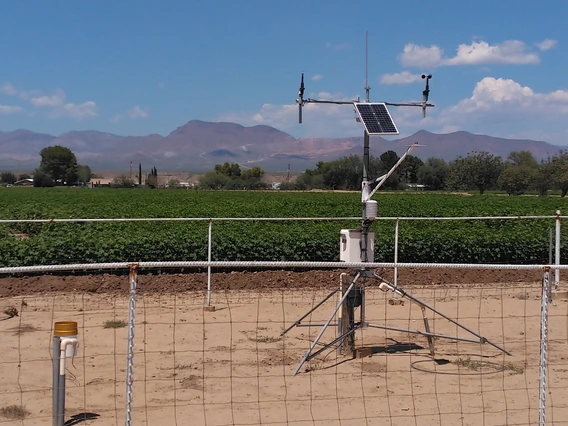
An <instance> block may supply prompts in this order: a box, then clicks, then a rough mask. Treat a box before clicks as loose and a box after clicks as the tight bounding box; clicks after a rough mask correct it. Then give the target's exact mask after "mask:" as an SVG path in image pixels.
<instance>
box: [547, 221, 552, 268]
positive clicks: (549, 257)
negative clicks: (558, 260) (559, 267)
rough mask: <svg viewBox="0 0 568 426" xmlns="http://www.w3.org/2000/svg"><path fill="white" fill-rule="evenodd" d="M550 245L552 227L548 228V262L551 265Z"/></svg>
mask: <svg viewBox="0 0 568 426" xmlns="http://www.w3.org/2000/svg"><path fill="white" fill-rule="evenodd" d="M552 246H553V236H552V228H549V229H548V264H549V265H552V251H553V250H552Z"/></svg>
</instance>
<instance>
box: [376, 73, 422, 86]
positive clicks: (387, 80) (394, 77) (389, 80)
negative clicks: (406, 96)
mask: <svg viewBox="0 0 568 426" xmlns="http://www.w3.org/2000/svg"><path fill="white" fill-rule="evenodd" d="M420 80H422V74H412V73H410V72H408V71H402V72H397V73H394V74H383V75H382V76H381V79H380V83H381V84H410V83H415V82H417V81H420Z"/></svg>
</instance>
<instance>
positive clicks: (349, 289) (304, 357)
mask: <svg viewBox="0 0 568 426" xmlns="http://www.w3.org/2000/svg"><path fill="white" fill-rule="evenodd" d="M358 278H359V274H357V275H356V276H355V278H354V279H353V281H352V282H351V285H350V286H349V288H348V289H347V291H346V292H345V294H343V296H342V297H341V300H340V301H339V303H338V304H337V306H336V307H335V309H334V310H333V312H332V313H331V315H330V316H329V318H328V320H327V321H326V323H325V324H324V325H323V327H322V329H321V330H320V332H319V334H318V335H317V336H316V338H315V339H314V341H313V342H312V344H311V345H310V348H309V349H308V350H307V352H306V353H305V354H304V356H303V357H302V359H301V360H300V363H299V364H298V366H297V367H296V370H295V371H294V374H293V375H294V376H295V375H296V374H298V371H300V368H302V365H304V363H305V362H306V360H307V359H308V357H309V356H310V354H311V352H312V351H313V350H314V348H315V346H316V345H317V344H318V342H319V339H321V336H323V333H325V330H326V329H327V327H328V326H329V323H330V322H331V321H332V320H333V317H334V316H335V314H336V313H337V311H338V310H339V308H340V307H341V305H343V303H344V302H345V299H347V296H348V295H349V292H350V291H351V289H352V288H353V287H354V286H355V282H356V281H357V279H358Z"/></svg>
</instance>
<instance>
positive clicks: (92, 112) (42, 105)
mask: <svg viewBox="0 0 568 426" xmlns="http://www.w3.org/2000/svg"><path fill="white" fill-rule="evenodd" d="M0 93H5V94H8V95H10V96H17V97H19V98H20V99H23V100H25V101H28V102H29V103H30V104H31V105H32V106H34V107H35V108H38V109H47V110H48V111H49V112H48V116H49V117H50V118H59V117H71V118H74V119H76V120H82V119H84V118H87V117H95V116H97V115H98V114H97V104H96V103H95V102H93V101H87V102H83V103H81V104H75V103H73V102H66V100H67V96H66V94H65V91H64V90H63V89H60V88H58V89H55V91H54V92H53V94H52V95H46V94H44V93H43V92H41V91H39V90H18V89H16V88H15V87H14V86H12V85H10V84H5V85H3V86H0ZM10 108H12V110H13V111H15V112H19V111H23V109H22V108H21V107H10ZM31 114H32V115H34V112H33V111H32V112H31Z"/></svg>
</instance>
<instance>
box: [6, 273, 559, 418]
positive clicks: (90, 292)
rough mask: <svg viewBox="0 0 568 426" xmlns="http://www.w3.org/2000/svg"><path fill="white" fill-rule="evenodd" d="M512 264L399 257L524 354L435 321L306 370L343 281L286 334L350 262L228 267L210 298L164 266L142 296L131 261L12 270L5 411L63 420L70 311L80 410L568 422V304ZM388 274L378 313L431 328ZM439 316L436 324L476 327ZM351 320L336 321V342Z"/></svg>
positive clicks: (217, 276) (110, 414)
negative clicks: (82, 268) (62, 352)
mask: <svg viewBox="0 0 568 426" xmlns="http://www.w3.org/2000/svg"><path fill="white" fill-rule="evenodd" d="M438 266H439V265H438ZM499 266H501V269H497V267H496V268H495V269H494V270H490V269H489V270H487V269H486V270H478V269H471V268H470V269H464V268H453V269H451V270H450V269H441V268H427V267H426V266H425V265H422V267H420V268H417V267H416V266H415V267H413V268H412V269H411V268H406V267H405V266H404V265H398V272H399V277H398V285H399V286H401V287H402V288H404V289H405V290H406V291H408V292H410V293H411V294H412V295H413V296H414V297H416V298H419V299H420V300H422V301H424V302H425V303H427V304H429V305H430V306H433V307H435V308H436V310H439V311H440V312H443V313H444V314H445V315H448V316H449V317H451V318H452V319H454V320H456V321H459V322H460V324H463V325H465V326H467V327H469V328H470V329H473V330H476V331H477V332H479V333H480V334H481V335H483V336H484V337H487V338H488V339H490V340H493V341H494V342H495V343H497V344H499V345H502V346H503V347H505V348H506V349H507V350H508V351H509V352H510V353H511V355H510V356H509V355H506V354H504V353H503V352H501V351H499V350H497V349H495V348H494V347H493V346H490V345H487V344H481V343H471V342H469V343H468V342H463V341H460V340H456V339H451V338H449V339H446V338H434V349H435V354H434V356H432V355H431V354H430V350H429V346H428V341H427V339H426V337H425V336H424V335H420V334H414V333H409V332H402V331H393V330H381V329H376V328H363V329H362V330H360V331H358V332H357V333H356V339H355V344H356V347H357V348H360V349H362V350H361V351H360V352H358V354H359V355H356V356H352V357H350V356H344V355H342V354H340V353H339V352H338V351H337V350H335V349H334V348H332V349H329V350H326V351H324V352H322V353H321V354H320V355H319V356H317V357H316V358H314V359H312V360H310V361H309V362H307V363H305V364H303V366H302V368H301V370H300V371H299V373H298V374H297V375H295V376H293V374H292V373H293V371H294V370H295V368H296V367H297V365H298V363H299V362H300V360H301V358H302V356H303V355H304V354H305V352H306V350H307V349H308V347H309V346H310V344H311V342H312V341H313V339H314V337H315V336H316V335H317V334H318V333H320V331H321V329H322V327H321V324H323V323H324V322H325V321H326V320H327V319H328V318H329V316H330V314H331V313H332V311H333V309H334V308H335V306H336V304H337V302H338V299H339V295H335V296H334V297H331V298H329V299H327V300H326V301H325V302H324V303H323V304H322V305H321V306H319V307H318V308H317V309H316V310H315V311H314V312H312V313H311V314H310V315H309V316H308V317H307V318H306V319H304V320H303V321H302V323H303V325H305V327H296V328H293V329H291V330H290V331H289V332H288V333H286V334H285V335H282V332H283V330H285V329H286V328H288V327H290V326H291V325H292V324H293V323H294V322H295V321H296V320H298V319H299V318H301V317H302V316H303V315H304V314H305V313H306V312H308V311H309V310H311V309H312V308H313V307H315V306H316V305H317V304H318V303H320V302H321V301H322V300H323V299H324V298H325V297H326V295H328V294H329V293H330V291H331V290H333V289H334V288H338V287H339V275H340V273H341V272H343V271H344V270H338V269H328V270H317V271H309V270H306V268H304V267H289V268H287V269H286V270H273V271H263V270H258V269H256V270H254V271H253V270H248V271H247V270H245V271H243V270H242V268H241V270H240V271H238V272H237V271H230V270H228V269H225V270H224V272H219V271H217V270H215V267H214V269H213V276H212V292H211V294H210V297H211V299H210V303H207V292H206V291H205V289H206V287H207V274H206V273H200V274H191V273H188V274H156V271H155V270H153V275H150V274H141V275H137V276H135V278H136V279H135V282H134V283H135V284H137V287H134V289H136V290H137V293H136V294H135V293H134V292H133V286H132V284H133V282H132V276H131V277H130V278H131V279H130V282H129V277H128V275H122V276H120V275H101V276H95V277H93V276H71V277H70V276H41V277H28V278H25V277H6V278H0V286H2V288H3V289H4V290H3V292H4V293H3V294H4V297H2V298H1V299H0V308H1V309H0V311H2V312H4V317H3V318H2V319H3V320H2V321H0V336H1V337H0V341H1V342H2V346H3V348H2V356H1V357H0V424H6V425H44V424H45V425H49V424H51V420H52V417H51V414H52V413H51V402H52V401H51V392H52V388H51V363H52V356H53V354H52V353H51V337H52V326H53V324H54V323H55V322H56V321H69V320H70V321H76V322H77V324H78V328H79V335H78V339H79V342H80V348H79V352H78V354H77V356H76V357H75V358H74V359H73V360H72V362H69V363H68V364H67V399H66V419H67V423H66V424H78V423H81V422H85V423H86V424H89V423H88V422H86V420H89V419H90V420H92V424H99V423H100V424H105V425H122V424H125V423H126V424H133V425H154V424H163V425H170V424H171V425H184V424H192V425H203V426H206V425H207V426H221V425H361V424H366V425H379V424H380V425H383V424H387V425H407V424H408V425H454V424H455V425H477V424H480V425H504V424H507V425H534V424H539V422H541V420H542V414H543V410H544V413H545V415H546V423H545V424H554V425H559V424H568V392H567V388H568V385H567V383H568V356H567V355H566V353H567V351H566V349H568V334H567V333H568V332H567V329H568V327H567V326H568V302H567V300H566V299H563V298H562V297H556V295H555V297H553V298H552V300H550V301H549V299H548V297H545V298H544V300H545V301H546V302H547V303H546V306H545V308H546V309H544V310H543V303H542V302H543V298H542V295H543V271H542V270H539V269H538V268H536V267H535V268H533V269H532V270H524V269H523V267H522V266H521V267H520V266H518V265H517V266H513V265H510V267H509V268H507V267H506V266H503V265H499ZM381 274H382V275H383V276H388V277H390V276H392V268H386V267H385V269H383V270H381ZM389 274H390V275H389ZM552 275H553V272H552ZM378 284H379V282H378V281H377V282H374V281H371V282H369V283H368V285H367V288H366V304H365V309H366V319H367V321H369V323H373V324H380V325H388V326H392V327H395V328H400V329H409V330H410V331H420V332H424V322H423V312H422V310H421V309H420V307H419V306H417V304H415V303H411V302H410V301H409V300H408V298H401V297H399V296H397V295H396V294H393V293H392V292H384V291H381V290H380V289H379V285H378ZM544 294H548V293H547V292H545V293H544ZM560 295H561V294H560ZM134 296H136V299H135V302H136V303H135V304H133V303H132V302H133V297H134ZM204 307H206V308H208V309H204ZM133 311H135V315H134V316H132V314H133V313H134V312H133ZM543 312H544V313H545V314H546V315H545V316H543ZM0 315H1V314H0ZM427 315H428V319H429V325H430V328H431V332H432V333H433V334H439V335H447V336H454V337H464V338H469V337H472V336H471V335H470V334H468V333H467V332H465V331H464V330H463V329H461V328H459V327H457V326H456V325H455V324H453V323H451V322H449V321H447V320H446V319H444V318H442V317H440V316H439V315H436V314H433V313H432V312H429V313H428V314H427ZM129 319H131V320H132V321H133V324H134V328H133V330H135V332H134V334H133V340H132V342H131V343H133V345H132V346H131V350H132V351H131V352H130V355H131V361H132V363H131V364H129V357H128V355H129V338H128V337H129ZM545 320H546V322H545ZM334 321H335V320H334ZM543 325H545V326H546V327H545V329H546V332H545V337H546V343H547V345H546V348H545V349H546V351H545V353H544V354H543V352H542V349H541V345H542V338H541V337H542V336H543ZM337 332H338V330H337V327H336V326H333V325H332V326H330V327H329V328H328V329H327V330H326V331H325V332H324V333H323V335H322V338H321V342H320V345H322V344H324V343H326V342H329V341H331V340H333V339H334V338H335V337H336V336H337ZM320 345H318V347H320ZM543 356H544V360H545V361H546V365H545V367H546V368H545V369H543V362H542V361H543ZM129 367H130V368H132V370H131V371H129ZM130 372H132V373H133V374H129V373H130ZM543 374H545V375H546V376H545V377H546V383H544V384H545V386H546V388H545V397H546V398H545V399H544V398H543V395H542V393H541V388H542V385H543V380H541V379H542V378H543ZM129 378H131V379H132V382H131V384H132V393H131V399H129V397H128V392H127V390H128V389H129V387H128V380H129ZM543 400H544V401H543ZM541 402H544V403H545V406H544V407H541ZM543 424H544V423H543Z"/></svg>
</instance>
